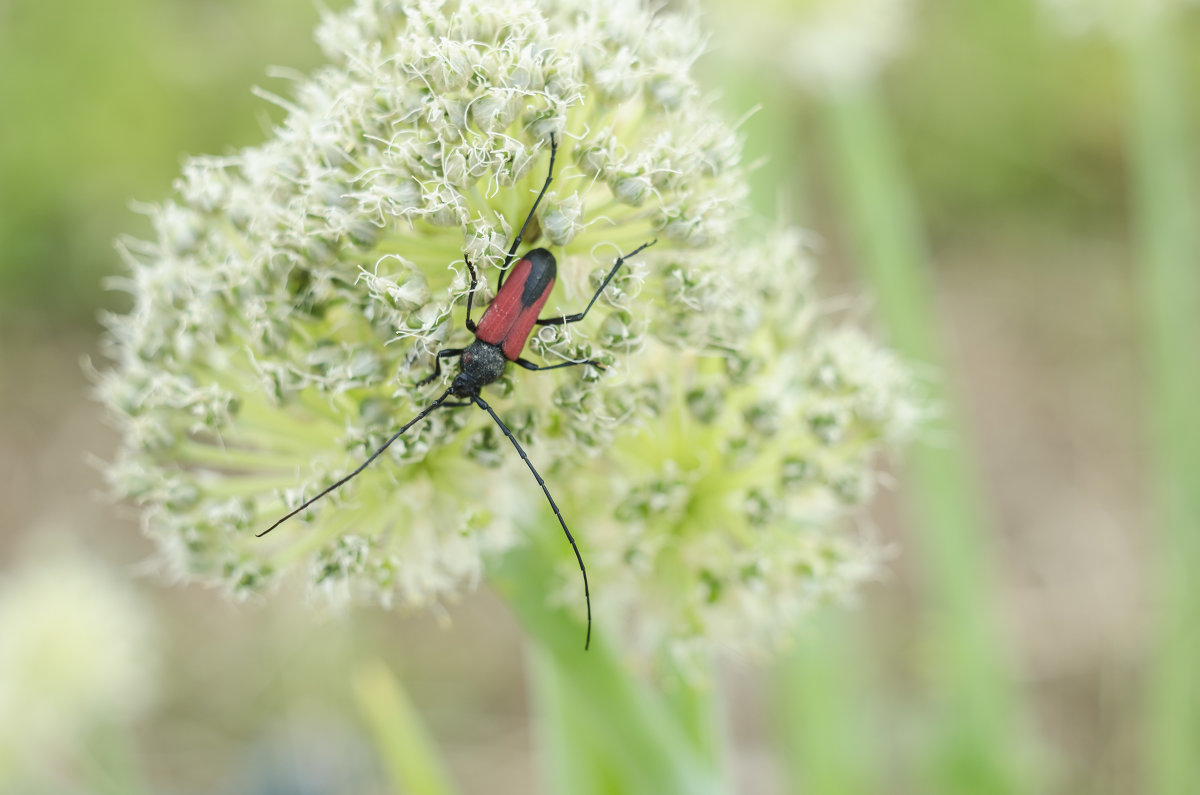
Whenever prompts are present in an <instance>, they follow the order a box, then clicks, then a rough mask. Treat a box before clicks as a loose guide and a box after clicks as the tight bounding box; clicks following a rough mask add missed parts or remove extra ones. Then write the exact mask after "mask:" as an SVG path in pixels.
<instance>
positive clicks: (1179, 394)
mask: <svg viewBox="0 0 1200 795" xmlns="http://www.w3.org/2000/svg"><path fill="white" fill-rule="evenodd" d="M1146 16H1147V17H1151V16H1155V15H1152V14H1146ZM1144 22H1145V24H1144V26H1141V27H1138V28H1137V29H1136V30H1134V31H1132V35H1130V36H1129V37H1128V38H1127V39H1126V43H1127V48H1126V55H1127V58H1128V66H1129V71H1130V80H1131V87H1132V99H1133V109H1132V114H1131V117H1132V118H1131V125H1132V128H1131V131H1130V133H1131V142H1130V144H1131V148H1130V168H1131V170H1132V183H1133V203H1134V207H1133V212H1134V220H1135V225H1136V236H1137V243H1136V245H1137V256H1138V260H1139V262H1138V267H1137V272H1138V275H1139V277H1140V286H1141V292H1142V301H1143V307H1142V309H1143V311H1142V337H1143V340H1142V342H1143V346H1144V351H1145V361H1146V375H1147V380H1146V391H1147V395H1146V406H1147V408H1148V409H1149V421H1150V427H1149V428H1148V431H1149V433H1150V437H1151V441H1152V451H1153V452H1152V456H1153V462H1152V467H1151V470H1152V473H1153V478H1154V479H1153V498H1154V501H1155V507H1156V513H1157V517H1156V519H1157V525H1158V544H1159V550H1158V553H1159V554H1158V561H1159V563H1158V574H1157V576H1156V577H1155V582H1156V585H1157V589H1158V593H1157V610H1155V614H1156V618H1157V621H1156V626H1155V631H1156V633H1157V637H1156V643H1155V658H1154V660H1153V662H1152V664H1151V667H1150V680H1149V689H1148V708H1149V726H1148V732H1147V734H1146V739H1147V741H1148V747H1147V750H1146V758H1147V762H1148V767H1147V771H1148V775H1149V782H1148V787H1147V789H1146V791H1147V792H1154V793H1158V794H1159V795H1173V793H1185V792H1195V791H1196V786H1197V783H1196V782H1197V781H1200V588H1198V587H1197V585H1196V583H1197V581H1198V580H1197V574H1196V572H1197V571H1198V570H1200V355H1197V350H1198V349H1200V348H1198V345H1200V191H1198V189H1197V184H1196V178H1197V172H1196V166H1197V158H1196V142H1197V135H1198V133H1200V129H1198V128H1197V125H1195V124H1194V123H1193V122H1192V120H1191V119H1190V118H1189V114H1190V113H1194V112H1195V108H1194V103H1193V102H1192V100H1193V99H1194V96H1195V92H1196V87H1195V85H1190V86H1189V85H1186V84H1185V83H1184V81H1183V75H1184V74H1185V72H1184V67H1183V62H1182V60H1181V58H1180V54H1181V53H1182V52H1185V51H1186V50H1184V49H1182V48H1183V47H1186V46H1187V45H1185V44H1184V43H1183V41H1181V40H1180V36H1181V35H1183V33H1182V31H1183V30H1184V29H1183V28H1181V27H1180V26H1179V25H1178V24H1177V23H1178V20H1177V19H1176V18H1174V17H1173V16H1172V15H1171V14H1168V13H1163V14H1159V15H1157V16H1156V18H1154V19H1152V20H1151V19H1147V20H1144Z"/></svg>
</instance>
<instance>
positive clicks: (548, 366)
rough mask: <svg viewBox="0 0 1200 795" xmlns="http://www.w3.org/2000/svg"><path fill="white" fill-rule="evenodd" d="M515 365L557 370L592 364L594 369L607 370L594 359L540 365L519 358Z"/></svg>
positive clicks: (534, 368) (532, 368)
mask: <svg viewBox="0 0 1200 795" xmlns="http://www.w3.org/2000/svg"><path fill="white" fill-rule="evenodd" d="M515 364H519V365H520V366H521V367H524V368H525V369H526V370H557V369H558V368H560V367H578V366H579V365H581V364H590V365H591V366H592V367H597V368H599V369H601V370H604V369H607V368H605V366H604V365H603V364H601V363H600V362H597V361H595V360H594V359H584V360H583V361H581V362H562V363H561V364H538V363H537V362H531V361H529V360H528V359H524V358H521V357H517V360H516V362H515Z"/></svg>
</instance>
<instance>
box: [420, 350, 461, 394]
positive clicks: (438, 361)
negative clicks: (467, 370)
mask: <svg viewBox="0 0 1200 795" xmlns="http://www.w3.org/2000/svg"><path fill="white" fill-rule="evenodd" d="M465 350H466V348H443V349H442V350H440V351H438V352H437V356H435V357H434V359H433V372H432V373H430V374H429V375H427V376H426V377H425V378H422V379H421V380H420V381H418V382H417V383H416V384H414V386H425V385H426V384H428V383H429V382H430V381H432V380H433V379H435V378H437V377H438V376H439V375H441V374H442V359H449V358H450V357H451V356H459V355H461V354H462V352H463V351H465Z"/></svg>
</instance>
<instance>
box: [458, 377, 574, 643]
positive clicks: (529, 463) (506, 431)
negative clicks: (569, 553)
mask: <svg viewBox="0 0 1200 795" xmlns="http://www.w3.org/2000/svg"><path fill="white" fill-rule="evenodd" d="M442 397H443V398H444V397H445V395H443V396H442ZM471 399H472V400H474V401H475V403H476V404H477V405H478V406H479V407H480V408H481V409H483V410H484V411H486V412H487V413H488V414H491V415H492V419H493V420H495V421H496V424H497V425H499V426H500V430H502V431H504V435H505V436H507V437H508V440H509V441H510V442H512V443H513V447H515V448H517V452H518V453H520V455H521V460H522V461H524V462H525V466H527V467H529V471H530V472H532V473H533V477H534V479H535V480H537V482H538V485H539V486H541V487H542V492H543V493H544V494H545V495H546V499H547V500H549V501H550V507H551V508H553V509H554V515H555V516H557V517H558V523H559V524H560V525H562V529H563V532H564V533H566V534H567V540H568V541H570V542H571V549H573V550H575V560H577V561H579V571H580V573H581V574H583V598H584V600H585V601H586V602H587V638H586V639H585V640H584V642H583V649H584V651H587V649H588V647H589V646H590V645H591V644H592V595H591V593H589V592H588V580H587V569H586V568H584V566H583V556H582V555H580V554H579V547H578V545H576V543H575V537H574V536H572V535H571V531H570V530H568V529H567V523H566V522H565V521H564V520H563V515H562V512H561V511H559V510H558V505H557V504H556V503H555V502H554V498H553V497H551V496H550V489H548V488H546V481H544V480H542V476H541V475H539V474H538V471H537V470H536V469H534V466H533V462H532V461H530V460H529V456H527V455H525V450H524V448H522V447H521V444H520V442H518V441H517V437H515V436H513V435H512V431H510V430H509V429H508V426H507V425H505V424H504V421H503V420H501V419H500V418H499V417H498V416H496V412H494V411H492V407H491V406H489V405H488V404H487V403H486V402H485V401H484V399H483V398H481V397H479V395H473V396H472V398H471ZM439 400H441V398H439Z"/></svg>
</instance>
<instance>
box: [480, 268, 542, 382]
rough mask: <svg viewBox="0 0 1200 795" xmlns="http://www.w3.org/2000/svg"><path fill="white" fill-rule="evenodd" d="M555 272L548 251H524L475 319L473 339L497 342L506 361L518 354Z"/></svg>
mask: <svg viewBox="0 0 1200 795" xmlns="http://www.w3.org/2000/svg"><path fill="white" fill-rule="evenodd" d="M557 274H558V266H557V264H556V263H555V261H554V255H553V254H551V253H550V252H549V251H547V250H546V249H544V248H535V249H532V250H531V251H530V252H529V253H527V254H526V255H525V256H524V257H523V258H522V259H521V261H520V262H518V263H517V264H516V265H514V266H513V267H512V270H511V271H510V272H509V276H508V280H507V281H506V282H504V284H502V285H501V286H500V289H499V291H498V292H497V293H496V297H495V298H494V299H493V300H492V303H491V305H489V306H488V308H487V311H485V312H484V313H483V317H481V318H480V319H479V323H478V325H477V326H476V327H475V337H476V339H480V340H483V341H484V342H487V343H491V344H492V345H498V346H500V350H501V351H502V352H503V353H504V358H506V359H508V360H509V361H510V362H515V361H516V360H517V359H518V358H520V356H521V351H522V350H523V349H524V348H525V342H526V340H528V339H529V333H530V332H531V331H532V330H533V325H534V323H536V322H537V319H538V314H539V313H541V311H542V307H543V306H545V304H546V300H547V299H548V298H549V297H550V291H551V290H553V289H554V279H555V276H557Z"/></svg>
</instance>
